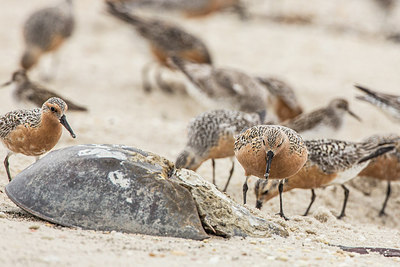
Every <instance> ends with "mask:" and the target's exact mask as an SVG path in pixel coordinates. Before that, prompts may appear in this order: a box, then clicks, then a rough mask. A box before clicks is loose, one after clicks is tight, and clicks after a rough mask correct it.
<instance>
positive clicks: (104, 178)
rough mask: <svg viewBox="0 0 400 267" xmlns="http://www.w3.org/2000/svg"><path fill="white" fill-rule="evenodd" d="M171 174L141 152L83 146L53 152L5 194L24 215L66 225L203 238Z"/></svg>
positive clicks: (166, 163) (189, 201)
mask: <svg viewBox="0 0 400 267" xmlns="http://www.w3.org/2000/svg"><path fill="white" fill-rule="evenodd" d="M173 170H174V165H173V164H172V163H170V162H169V161H168V160H166V159H163V158H161V157H160V156H157V155H155V154H152V153H149V152H144V151H141V150H139V149H135V148H131V147H125V146H118V145H79V146H73V147H68V148H65V149H61V150H55V151H53V152H50V153H49V154H48V155H46V156H45V157H43V158H41V159H40V160H38V161H37V162H36V163H35V164H32V165H31V166H30V167H28V168H27V169H25V170H23V171H22V172H21V173H19V174H18V175H17V176H16V177H15V178H14V179H13V180H12V181H11V182H10V183H9V184H8V185H7V186H6V193H7V195H8V197H9V198H10V199H11V200H12V201H13V202H14V203H15V204H17V205H18V206H19V207H20V208H22V209H24V210H25V211H27V212H29V213H31V214H33V215H35V216H37V217H40V218H42V219H44V220H47V221H50V222H53V223H57V224H60V225H64V226H75V227H81V228H84V229H93V230H104V231H111V230H115V231H121V232H129V233H141V234H149V235H159V236H173V237H183V238H190V239H196V240H202V239H205V238H207V237H208V236H207V234H206V233H205V231H204V230H203V227H202V225H201V222H200V219H199V216H198V213H197V209H196V206H195V203H194V201H193V199H192V197H191V195H190V193H189V191H188V190H186V189H185V188H183V187H182V186H180V185H178V184H177V183H175V182H172V181H170V180H169V179H168V177H169V176H170V175H171V174H172V172H173Z"/></svg>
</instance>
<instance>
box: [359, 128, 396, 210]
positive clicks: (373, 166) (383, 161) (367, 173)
mask: <svg viewBox="0 0 400 267" xmlns="http://www.w3.org/2000/svg"><path fill="white" fill-rule="evenodd" d="M391 141H394V142H397V144H400V136H399V135H396V134H389V135H373V136H371V137H369V138H367V139H365V140H364V142H391ZM358 176H360V177H369V178H374V179H378V180H382V181H387V189H386V197H385V200H384V202H383V205H382V208H381V210H380V212H379V216H383V215H386V213H385V208H386V204H387V202H388V200H389V196H390V193H391V186H390V182H392V181H399V180H400V147H399V145H397V146H396V149H394V150H393V151H390V152H388V153H385V154H383V155H381V156H379V157H376V158H373V159H371V162H370V163H369V164H368V166H367V167H365V168H364V169H363V170H362V171H361V172H360V173H359V175H358Z"/></svg>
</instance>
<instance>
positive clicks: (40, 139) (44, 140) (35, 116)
mask: <svg viewBox="0 0 400 267" xmlns="http://www.w3.org/2000/svg"><path fill="white" fill-rule="evenodd" d="M67 109H68V106H67V104H66V103H65V102H64V100H62V99H60V98H57V97H53V98H50V99H48V100H47V101H46V102H44V104H43V105H42V108H35V109H31V110H15V111H11V112H8V113H6V114H5V115H3V116H1V117H0V138H1V141H2V142H3V144H4V146H5V147H6V148H7V149H8V152H7V156H6V158H5V160H4V166H5V168H6V172H7V176H8V180H9V181H11V174H10V169H9V162H8V159H9V157H10V156H11V155H12V154H14V153H21V154H24V155H27V156H35V157H36V159H38V157H39V156H40V155H42V154H44V153H46V152H48V151H49V150H51V149H52V148H53V147H54V146H55V145H56V144H57V142H58V140H59V139H60V137H61V133H62V127H61V125H62V126H64V127H65V128H66V129H67V130H68V132H69V133H70V134H71V136H72V138H75V137H76V136H75V134H74V132H73V131H72V129H71V127H70V126H69V124H68V122H67V119H66V116H65V112H66V111H67Z"/></svg>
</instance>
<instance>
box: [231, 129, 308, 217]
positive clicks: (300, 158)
mask: <svg viewBox="0 0 400 267" xmlns="http://www.w3.org/2000/svg"><path fill="white" fill-rule="evenodd" d="M307 155H308V152H307V148H306V146H305V144H304V141H303V138H302V137H301V136H300V135H299V134H298V133H296V132H295V131H294V130H292V129H290V128H287V127H284V126H278V125H257V126H253V127H251V128H249V129H247V130H245V131H243V132H242V133H241V134H240V135H238V136H237V137H236V141H235V156H236V158H237V160H238V161H239V163H240V164H241V165H242V167H243V169H244V170H245V175H246V180H245V183H244V184H243V202H244V204H246V194H247V190H248V186H247V180H248V178H249V176H250V175H254V176H257V177H259V178H262V179H265V180H269V179H280V180H281V182H280V183H279V197H280V206H279V207H280V211H279V213H278V214H279V215H280V216H281V217H282V218H284V219H285V220H288V218H287V217H286V216H285V214H284V213H283V208H282V191H283V179H285V178H288V179H290V177H291V176H293V175H295V174H296V173H297V172H298V171H299V170H300V169H301V168H302V167H303V165H304V163H305V162H306V161H307Z"/></svg>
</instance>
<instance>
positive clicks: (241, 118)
mask: <svg viewBox="0 0 400 267" xmlns="http://www.w3.org/2000/svg"><path fill="white" fill-rule="evenodd" d="M264 117H265V112H261V113H259V114H258V113H245V112H240V111H233V110H224V109H220V110H212V111H207V112H204V113H202V114H200V115H199V116H197V117H195V118H193V119H192V120H191V121H190V123H189V125H188V127H187V129H188V130H187V137H188V138H187V139H188V140H187V143H186V146H185V148H184V149H183V151H182V152H181V153H180V154H179V155H178V157H177V159H176V163H175V166H176V167H177V168H186V169H190V170H193V171H196V170H197V168H199V167H200V165H201V164H202V163H203V162H204V161H206V160H208V159H211V162H212V170H213V171H212V174H213V183H214V184H215V159H219V158H226V157H231V158H232V168H231V170H230V172H229V177H228V179H227V182H226V184H225V186H224V188H223V190H222V191H224V192H225V191H226V190H227V188H228V185H229V182H230V179H231V177H232V174H233V169H234V166H235V165H234V161H233V156H235V153H234V151H233V149H234V144H235V136H236V135H238V134H239V133H240V132H241V131H242V130H243V129H244V128H249V127H251V126H254V125H258V124H260V123H262V121H263V120H264Z"/></svg>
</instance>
